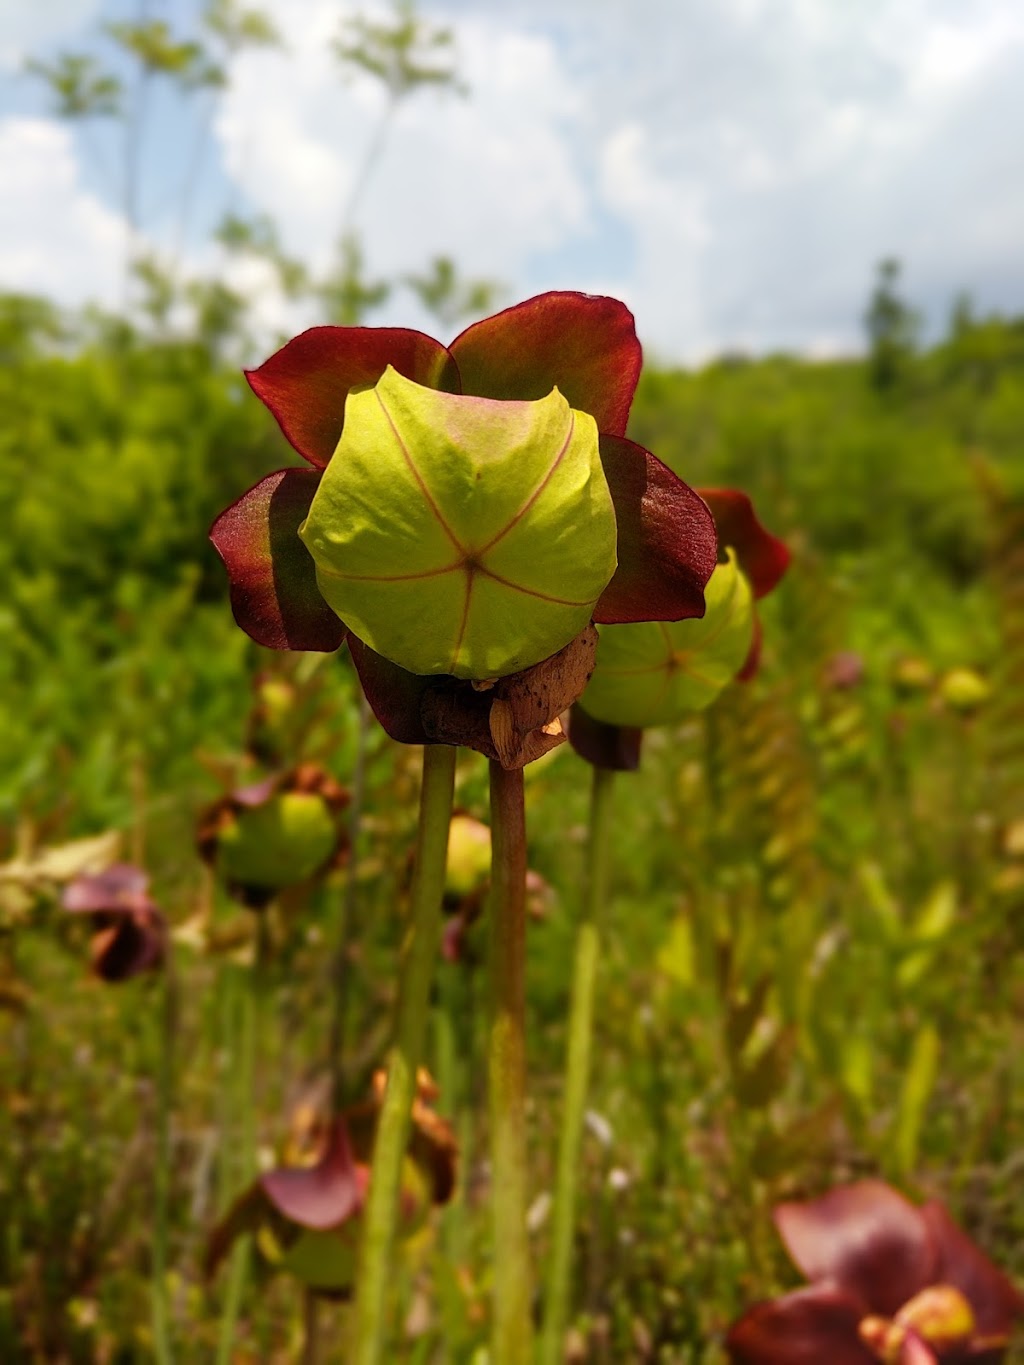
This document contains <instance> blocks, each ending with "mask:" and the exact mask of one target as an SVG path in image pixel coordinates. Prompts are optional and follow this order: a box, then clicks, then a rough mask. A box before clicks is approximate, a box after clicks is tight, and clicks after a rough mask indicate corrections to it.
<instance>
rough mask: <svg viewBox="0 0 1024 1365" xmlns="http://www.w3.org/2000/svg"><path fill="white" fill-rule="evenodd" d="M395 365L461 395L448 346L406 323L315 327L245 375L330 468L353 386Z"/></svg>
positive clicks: (302, 444)
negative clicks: (373, 325) (347, 398)
mask: <svg viewBox="0 0 1024 1365" xmlns="http://www.w3.org/2000/svg"><path fill="white" fill-rule="evenodd" d="M389 365H392V366H393V367H394V368H395V369H396V370H397V371H398V373H399V374H402V375H405V377H406V379H412V380H414V381H415V382H416V383H417V384H423V385H425V386H426V387H427V388H431V389H446V390H448V391H449V392H451V393H458V392H459V377H458V371H457V369H456V368H455V366H454V364H453V363H452V358H451V356H450V355H449V354H448V351H447V350H446V349H445V347H444V346H442V345H441V343H440V342H439V341H435V340H434V339H433V337H428V336H426V335H425V334H424V333H423V332H414V331H411V330H410V329H409V328H407V327H311V328H310V329H309V331H307V332H302V333H301V334H300V335H299V336H297V337H294V338H293V339H292V340H291V341H289V342H287V343H286V344H285V345H284V346H282V347H281V349H280V350H279V351H276V352H275V353H274V355H272V356H271V357H270V359H269V360H265V361H264V362H263V364H262V365H261V366H260V367H259V369H258V370H246V372H245V377H246V379H248V381H249V383H250V385H251V386H252V390H253V392H254V393H255V394H256V396H257V398H259V399H261V400H262V401H263V402H264V403H265V404H266V405H267V407H268V408H269V409H270V411H271V412H272V413H273V414H274V416H275V418H276V419H277V423H278V426H280V428H281V430H282V431H283V432H284V434H285V436H286V437H287V438H288V440H289V441H290V442H291V444H292V445H293V446H294V447H295V449H296V450H297V451H298V452H299V454H300V455H301V456H302V457H303V459H305V460H308V461H309V462H310V464H312V465H316V466H317V468H318V469H323V468H324V466H325V465H326V464H327V461H328V460H329V459H330V458H331V456H332V455H333V454H334V449H335V446H336V445H337V444H338V439H339V437H340V436H341V428H342V426H343V424H344V420H345V399H346V397H347V396H348V392H349V390H350V389H354V388H358V387H362V386H365V385H372V384H376V382H377V380H378V379H379V378H380V377H381V375H382V374H383V373H384V371H385V370H386V369H387V367H388V366H389ZM549 387H550V386H549Z"/></svg>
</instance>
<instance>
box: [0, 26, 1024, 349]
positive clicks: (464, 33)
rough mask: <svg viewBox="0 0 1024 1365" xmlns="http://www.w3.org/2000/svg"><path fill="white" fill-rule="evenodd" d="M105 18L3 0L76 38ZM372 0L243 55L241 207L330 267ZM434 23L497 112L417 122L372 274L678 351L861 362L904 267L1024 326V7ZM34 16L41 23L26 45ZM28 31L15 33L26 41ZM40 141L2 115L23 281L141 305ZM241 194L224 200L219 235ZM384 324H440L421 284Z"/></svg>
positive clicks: (230, 166) (361, 142)
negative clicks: (352, 71) (348, 52)
mask: <svg viewBox="0 0 1024 1365" xmlns="http://www.w3.org/2000/svg"><path fill="white" fill-rule="evenodd" d="M97 3H98V0H52V3H47V4H45V5H44V4H37V5H35V6H34V7H29V6H25V5H24V4H23V3H22V0H0V6H3V5H4V4H6V5H7V6H8V7H10V6H11V5H12V4H13V5H15V7H16V9H17V10H18V11H19V12H23V13H24V14H25V15H26V16H28V15H37V16H42V15H50V14H60V15H63V21H62V22H64V23H65V24H69V25H70V24H71V23H72V20H73V18H74V17H75V16H77V18H78V19H81V17H82V16H84V15H86V14H88V13H89V12H91V11H92V10H95V9H96V8H97ZM102 3H103V5H104V6H105V9H106V12H110V7H111V5H112V4H113V0H102ZM347 3H348V8H347V9H343V8H342V6H341V5H340V4H339V0H303V3H302V5H301V6H296V5H295V3H294V0H264V5H265V6H266V7H267V8H268V9H269V10H270V12H271V15H272V17H273V19H274V20H275V22H276V23H277V24H278V25H279V27H280V28H281V30H282V32H283V33H284V34H285V36H286V39H287V41H288V50H287V51H286V52H284V53H278V52H260V51H253V52H247V53H245V54H243V55H242V56H241V57H240V58H239V59H238V60H237V61H236V62H235V64H234V69H233V71H232V73H231V74H232V84H231V86H230V87H229V89H228V90H227V92H226V95H225V99H224V102H223V104H222V107H221V109H220V113H219V115H218V121H217V127H216V135H217V140H218V146H219V151H220V155H221V161H222V171H221V174H222V175H223V176H224V178H225V179H226V180H228V181H230V182H231V186H230V188H231V189H232V192H233V194H234V198H235V205H236V207H237V206H238V200H239V197H241V198H242V199H243V200H244V201H247V202H248V204H249V205H250V206H251V207H252V208H254V209H257V210H262V211H265V212H267V213H269V214H270V215H271V216H272V217H273V218H274V219H275V220H276V221H277V222H278V224H279V225H280V228H281V231H282V236H283V239H284V245H285V247H286V249H287V250H288V251H289V252H291V253H293V254H295V255H298V256H300V257H301V258H302V259H303V261H304V262H305V263H306V264H307V265H309V266H310V267H311V268H312V269H314V270H323V269H325V268H326V267H327V265H328V264H329V263H330V261H331V260H332V258H333V253H334V249H335V243H336V241H337V237H338V235H339V232H340V230H341V228H342V226H343V219H344V216H345V212H346V204H347V202H348V200H349V197H350V195H351V193H352V187H353V184H354V183H355V181H356V178H357V177H358V175H359V169H360V166H361V164H362V160H363V157H364V155H365V152H366V149H367V147H368V146H369V145H370V143H371V140H372V138H373V136H374V130H375V128H376V127H377V124H378V120H379V118H380V115H381V112H382V108H383V95H382V92H381V90H380V89H379V88H378V87H377V86H376V85H375V84H374V83H373V81H372V80H370V79H369V78H367V77H362V78H354V79H352V80H351V81H350V82H349V83H347V84H346V83H345V82H344V81H343V80H342V78H341V73H340V72H339V70H338V68H337V65H336V63H335V62H334V59H333V57H332V55H331V52H330V40H331V39H332V37H333V36H334V35H335V33H336V32H337V29H338V24H339V19H340V16H341V14H342V13H343V12H348V13H352V12H354V6H355V4H356V0H347ZM358 7H359V8H360V9H363V0H359V5H358ZM375 12H379V13H380V14H381V15H385V14H390V13H391V10H390V8H389V7H388V6H387V5H385V4H384V0H377V11H375ZM421 13H423V14H424V15H426V16H427V17H428V18H430V19H432V20H434V21H436V22H437V23H440V24H445V23H447V24H451V25H452V27H453V28H454V30H455V33H456V38H457V44H458V49H459V52H460V59H461V74H462V75H463V77H464V78H465V79H466V81H467V84H468V85H469V86H470V94H469V97H468V98H467V99H460V98H457V97H442V96H440V95H439V94H437V93H436V92H429V91H427V92H422V93H417V94H415V95H414V96H412V97H411V98H410V99H409V100H408V101H407V102H405V103H404V104H403V105H402V106H401V107H400V108H399V110H398V113H397V116H396V118H395V120H394V124H393V127H392V128H391V130H390V136H389V139H388V141H387V145H386V148H385V151H384V155H383V158H382V160H381V162H380V165H379V167H378V168H377V170H376V172H375V174H374V176H373V178H372V181H371V183H370V185H369V188H368V190H367V192H366V194H365V195H364V196H363V197H362V198H361V200H360V202H359V205H358V211H357V214H356V226H357V228H358V229H359V231H360V232H361V234H362V237H363V240H364V244H365V247H366V252H367V260H368V270H369V273H370V274H371V276H375V277H379V276H381V275H389V276H395V275H401V274H404V273H406V272H409V271H413V270H418V269H421V268H423V267H424V266H426V264H427V263H428V261H429V259H430V258H431V257H433V256H436V255H439V254H446V255H451V256H452V257H454V259H455V260H456V262H457V264H458V266H459V268H460V270H461V271H462V272H464V273H465V274H467V275H470V276H475V277H488V278H493V279H497V280H499V281H501V282H502V283H503V284H504V285H505V286H506V287H507V293H508V296H509V301H511V300H512V299H514V298H516V297H524V296H526V295H527V294H529V293H532V292H535V291H537V290H539V289H543V288H551V287H568V288H589V289H605V290H608V291H610V292H618V293H620V294H621V296H622V297H624V298H625V299H626V300H627V302H629V303H630V305H631V306H632V307H633V308H634V310H635V312H636V314H637V317H638V322H639V326H640V330H641V334H642V336H643V338H644V339H645V340H646V341H648V342H649V343H651V345H652V348H653V349H654V350H655V351H656V352H657V353H659V354H661V355H664V356H666V357H668V358H675V357H693V356H695V355H699V354H704V353H706V352H707V351H708V350H709V349H717V348H733V347H736V346H746V347H749V348H754V349H761V348H776V347H780V346H788V347H794V348H803V349H810V350H817V351H822V350H824V349H835V348H836V347H837V346H838V347H844V348H848V347H850V346H852V345H855V344H856V343H857V342H858V341H859V339H860V322H859V317H860V313H861V311H862V308H863V302H864V298H865V296H866V293H867V290H868V287H869V283H870V276H871V271H872V268H873V265H874V262H875V261H876V260H877V259H878V258H879V257H881V256H882V255H885V254H890V253H896V254H898V255H900V256H902V257H903V258H904V259H905V261H906V263H907V288H908V292H909V293H910V294H911V296H912V297H913V299H914V301H915V303H918V304H920V305H922V306H923V307H924V308H925V310H926V311H928V312H929V313H930V315H931V316H932V317H933V318H939V317H941V315H942V313H943V312H944V309H945V307H946V306H947V304H948V301H949V300H950V298H951V297H952V296H953V294H954V293H955V292H956V291H957V290H958V289H960V288H963V287H967V288H970V289H972V290H973V291H975V293H976V294H977V297H978V300H979V302H980V303H981V305H982V306H984V307H992V306H1002V307H1004V308H1007V309H1013V310H1018V311H1019V310H1021V309H1024V259H1022V257H1021V254H1020V242H1021V241H1024V163H1022V154H1021V150H1020V137H1019V133H1018V130H1019V128H1021V127H1024V6H1022V5H1021V3H1020V0H972V3H971V4H970V5H969V6H968V5H964V4H963V3H962V0H864V3H862V4H841V3H837V4H828V3H825V0H630V3H629V4H628V5H627V4H623V3H622V0H504V3H503V5H502V6H501V7H500V9H499V8H498V7H496V6H489V5H488V4H486V2H485V0H421ZM6 14H7V12H6V11H5V10H3V9H0V19H2V18H6ZM32 22H38V23H42V22H43V20H42V18H38V19H37V20H30V19H29V18H28V17H25V18H24V20H21V19H19V25H20V27H19V29H18V33H19V35H20V36H19V37H18V39H17V41H18V42H19V43H22V44H26V43H28V42H29V38H28V37H27V36H26V35H28V34H29V30H30V25H31V23H32ZM76 22H77V20H76ZM58 27H59V25H58V23H57V22H56V20H55V21H54V24H53V25H52V26H51V28H50V29H48V30H47V33H48V34H49V36H50V37H52V38H55V39H56V38H59V37H60V34H59V33H58V31H57V30H58ZM11 31H12V30H10V26H9V25H7V26H5V24H4V23H3V22H0V52H2V51H3V44H4V42H5V41H7V42H9V43H14V39H12V38H10V32H11ZM38 32H40V33H41V32H42V30H41V29H40V30H38ZM15 45H16V44H15ZM183 126H184V124H183ZM14 127H15V125H14V124H12V123H7V124H0V131H3V135H4V136H5V137H7V138H9V139H11V138H13V142H11V145H10V146H9V147H8V146H7V145H6V144H5V145H4V158H5V159H4V160H3V161H2V162H0V176H2V177H3V179H4V181H5V193H4V196H3V203H2V205H0V272H2V273H3V276H4V279H5V281H6V280H8V279H9V278H10V276H11V273H12V271H14V273H15V274H18V275H19V276H21V277H22V279H23V283H22V284H21V285H18V287H46V288H49V289H50V290H51V291H56V290H60V291H62V296H63V297H65V298H67V297H69V295H70V297H75V298H77V297H80V296H81V295H82V293H83V292H86V286H88V290H87V292H90V293H91V292H95V289H96V288H97V287H98V288H100V290H101V292H102V291H103V290H105V291H106V295H107V296H108V297H111V298H115V299H116V296H117V288H116V285H114V284H112V283H111V281H115V280H116V275H117V268H118V266H117V263H118V262H119V260H120V255H121V250H122V248H121V239H120V235H119V234H120V228H119V226H118V222H117V215H116V214H114V213H112V212H110V211H108V210H106V209H104V208H103V207H102V205H101V204H100V202H99V201H98V200H97V199H96V198H95V197H93V196H91V195H89V194H87V193H86V192H85V190H84V188H83V186H82V182H81V180H80V178H79V177H78V174H77V168H76V166H75V163H74V157H73V154H72V148H73V144H72V143H71V142H70V140H69V139H68V137H67V134H66V133H64V132H63V131H62V130H61V129H60V128H58V126H57V125H55V124H52V123H46V122H42V121H39V120H35V121H32V120H24V119H22V120H21V121H20V124H19V125H18V127H20V128H21V131H20V132H17V133H15V132H13V131H12V129H14ZM27 128H34V129H35V130H36V131H35V132H34V133H32V135H31V136H32V137H35V138H36V139H37V141H36V142H35V143H32V144H31V146H30V143H29V141H26V139H27V138H29V133H28V132H26V131H25V130H26V129H27ZM40 130H46V131H45V133H44V132H42V131H40ZM169 136H170V134H168V133H167V132H166V130H165V131H164V134H163V137H164V143H165V144H166V143H167V141H168V139H169ZM176 136H177V137H178V139H179V141H180V138H181V136H182V134H181V133H180V132H177V133H176ZM40 138H42V139H43V141H42V142H41V141H39V139H40ZM44 142H45V146H44ZM158 145H159V144H158ZM211 160H212V159H211ZM156 163H157V164H159V158H156ZM168 164H169V159H168ZM211 171H212V167H211ZM165 173H166V174H168V175H169V174H170V172H169V171H166V170H165ZM210 179H211V181H212V179H213V176H212V173H211V177H210ZM226 188H228V187H227V186H226V185H225V184H224V183H223V180H222V181H221V183H220V184H218V185H217V186H215V187H214V188H212V189H211V190H210V191H209V202H208V208H209V213H208V217H209V218H210V219H213V218H215V217H216V216H217V209H218V206H219V204H220V203H221V202H222V201H223V198H224V191H225V189H226ZM12 191H13V192H12ZM36 200H37V201H38V203H33V202H31V201H36ZM77 243H88V245H86V246H81V247H79V246H77V245H76V244H77ZM83 252H84V253H86V254H87V256H88V262H89V263H87V264H86V265H85V266H84V267H83V265H82V263H81V259H80V256H81V254H82V253H83ZM43 258H45V267H44V265H43V263H42V262H43ZM15 260H16V261H17V267H16V269H15V265H14V263H15ZM202 260H203V261H215V260H217V261H218V262H219V263H218V264H217V265H216V266H215V268H216V269H218V270H220V271H224V270H227V271H228V272H237V271H239V270H242V271H243V273H244V271H245V270H249V271H250V274H248V275H246V276H245V279H244V281H243V282H244V285H245V287H246V292H247V293H251V294H252V295H253V296H255V297H256V298H257V300H258V308H259V313H260V316H261V317H262V318H264V319H265V320H267V321H268V324H273V325H280V326H284V325H288V323H290V320H291V319H293V318H296V310H295V309H294V307H293V306H291V305H286V304H285V303H284V302H283V301H282V300H281V299H280V298H279V297H276V298H275V297H274V296H273V290H272V289H271V288H270V287H269V286H268V285H267V280H268V278H269V275H268V272H267V271H266V270H265V269H262V270H260V271H257V272H256V273H252V271H253V269H254V267H252V265H251V263H250V265H249V266H244V267H243V266H240V265H238V264H237V263H236V264H234V265H230V266H224V265H223V262H222V260H221V258H217V257H216V256H215V254H214V253H212V252H204V253H203V254H202ZM93 261H95V262H96V264H95V266H94V265H93V264H92V262H93ZM104 263H106V264H104ZM104 272H106V274H104ZM226 277H228V278H235V275H234V274H230V273H229V275H228V276H226ZM239 278H240V277H239ZM104 279H106V280H107V283H106V284H104V283H103V280H104ZM94 281H95V282H96V284H94ZM12 283H15V282H13V281H12ZM286 320H288V322H287V323H286ZM303 320H305V319H303ZM309 320H313V319H312V318H310V319H309ZM375 320H379V321H390V322H398V321H402V322H407V323H410V324H411V325H419V326H423V327H425V328H426V329H427V330H432V324H431V323H430V322H429V320H428V319H427V318H426V317H425V316H423V315H419V314H418V313H417V312H416V310H415V309H413V308H411V307H410V296H409V295H408V294H407V293H403V294H402V295H401V297H400V298H399V299H398V300H397V301H396V302H395V303H394V304H393V305H389V311H387V312H384V313H382V314H380V315H377V316H376V317H375Z"/></svg>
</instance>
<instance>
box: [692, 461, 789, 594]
mask: <svg viewBox="0 0 1024 1365" xmlns="http://www.w3.org/2000/svg"><path fill="white" fill-rule="evenodd" d="M697 492H698V493H699V494H700V495H701V497H702V498H703V499H704V501H705V502H706V503H707V505H708V506H709V507H710V508H711V512H712V515H713V516H714V518H715V527H716V528H717V531H718V544H719V547H720V550H721V553H722V554H724V552H725V550H726V549H727V548H731V549H733V550H735V551H736V558H737V559H738V560H739V564H740V568H741V569H742V570H743V572H744V573H745V574H746V575H747V578H749V580H750V586H751V587H752V588H753V590H754V596H755V597H764V596H765V595H766V593H770V592H771V590H772V589H773V588H774V587H775V586H776V585H777V584H778V582H779V580H780V579H781V578H782V575H783V574H784V573H785V572H786V570H787V569H788V568H789V561H790V553H789V550H788V549H787V547H786V545H785V543H784V542H783V541H781V540H779V538H778V536H773V535H772V534H771V532H770V531H766V530H765V528H764V527H763V526H762V525H761V523H760V521H758V519H757V513H756V512H755V511H754V504H753V503H752V502H751V501H750V499H749V498H748V497H747V495H746V493H741V492H740V490H739V489H738V488H698V489H697Z"/></svg>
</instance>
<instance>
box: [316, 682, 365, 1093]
mask: <svg viewBox="0 0 1024 1365" xmlns="http://www.w3.org/2000/svg"><path fill="white" fill-rule="evenodd" d="M358 692H359V729H358V731H357V736H356V761H355V766H354V767H353V770H352V799H351V801H350V802H349V808H348V867H347V868H346V869H345V889H344V891H343V892H342V897H341V904H340V906H339V908H338V925H337V931H336V932H337V937H336V939H335V945H334V956H333V960H332V963H331V978H332V980H331V985H332V991H331V1024H330V1032H329V1034H328V1040H327V1047H328V1058H329V1065H330V1068H331V1113H332V1114H333V1113H336V1112H337V1111H338V1110H339V1109H341V1108H342V1106H343V1105H344V1103H345V1098H346V1097H345V1093H344V1092H345V1080H346V1077H345V1065H344V1053H345V1047H344V1043H345V1023H346V1020H347V1018H348V997H349V987H350V984H351V978H352V964H351V960H350V957H349V948H350V944H351V941H352V939H353V936H354V932H355V927H356V909H357V901H358V897H359V866H360V862H361V860H362V853H363V839H362V831H363V805H364V803H365V799H366V765H367V758H368V755H369V748H370V727H371V724H372V721H373V712H372V711H371V710H370V703H369V702H368V701H367V700H366V697H365V695H364V694H363V690H362V688H359V689H358Z"/></svg>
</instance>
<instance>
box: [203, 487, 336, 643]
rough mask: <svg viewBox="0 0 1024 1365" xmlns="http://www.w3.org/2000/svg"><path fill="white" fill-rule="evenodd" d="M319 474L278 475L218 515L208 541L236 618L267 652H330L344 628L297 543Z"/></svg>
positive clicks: (305, 553)
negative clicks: (221, 570)
mask: <svg viewBox="0 0 1024 1365" xmlns="http://www.w3.org/2000/svg"><path fill="white" fill-rule="evenodd" d="M319 481H320V475H319V474H317V473H315V472H314V471H313V470H311V469H279V470H278V471H277V473H276V474H268V475H267V477H266V478H265V479H262V480H261V481H260V482H259V483H258V484H257V485H256V486H255V488H250V489H249V491H248V493H243V495H242V496H241V497H240V498H239V499H238V501H237V502H235V503H232V505H231V506H230V507H229V508H228V509H227V511H226V512H222V513H221V514H220V516H219V517H218V518H217V520H216V521H215V522H214V523H213V526H212V527H211V529H210V539H211V540H212V541H213V544H214V546H215V547H216V550H217V553H218V554H219V555H220V557H221V559H222V560H223V561H224V566H225V568H226V569H227V571H228V577H229V578H230V580H231V609H232V611H233V612H234V615H235V620H236V621H237V622H238V624H239V625H240V626H241V627H242V629H243V630H244V631H245V633H246V634H247V635H249V636H251V637H252V639H254V640H255V641H256V643H257V644H260V645H266V646H267V648H268V649H303V650H305V649H308V650H319V651H321V652H322V653H325V654H327V653H330V652H331V651H332V650H335V649H338V648H339V646H340V645H341V644H342V642H343V641H344V639H345V626H344V624H343V623H342V622H341V621H339V620H338V618H337V616H335V614H334V612H333V611H331V609H330V607H329V606H328V605H327V603H326V602H325V601H324V599H323V598H322V597H321V596H320V589H319V588H318V587H317V583H316V569H315V568H314V565H313V560H312V558H311V557H310V554H309V551H308V550H307V549H306V547H305V545H303V543H302V541H301V540H300V539H299V536H298V530H299V526H300V525H301V524H302V522H303V521H304V520H305V517H306V514H307V512H308V511H309V504H310V503H311V502H312V501H313V494H314V493H315V492H316V489H317V484H318V483H319Z"/></svg>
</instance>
